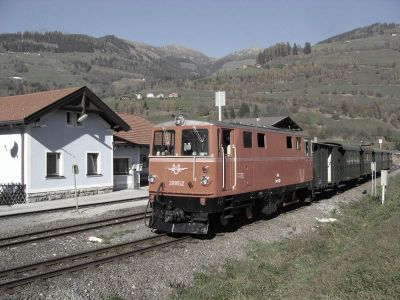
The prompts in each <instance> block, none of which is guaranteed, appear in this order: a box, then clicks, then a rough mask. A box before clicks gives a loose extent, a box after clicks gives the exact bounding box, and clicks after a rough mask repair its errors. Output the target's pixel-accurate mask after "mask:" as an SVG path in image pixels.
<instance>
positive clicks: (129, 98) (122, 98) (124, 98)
mask: <svg viewBox="0 0 400 300" xmlns="http://www.w3.org/2000/svg"><path fill="white" fill-rule="evenodd" d="M119 100H131V97H130V96H128V95H123V96H121V97H119Z"/></svg>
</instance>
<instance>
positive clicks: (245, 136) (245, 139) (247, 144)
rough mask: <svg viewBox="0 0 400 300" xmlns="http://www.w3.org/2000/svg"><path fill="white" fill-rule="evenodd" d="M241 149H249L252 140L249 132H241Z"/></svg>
mask: <svg viewBox="0 0 400 300" xmlns="http://www.w3.org/2000/svg"><path fill="white" fill-rule="evenodd" d="M243 147H244V148H251V147H253V145H252V140H251V132H247V131H244V132H243Z"/></svg>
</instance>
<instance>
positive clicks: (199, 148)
mask: <svg viewBox="0 0 400 300" xmlns="http://www.w3.org/2000/svg"><path fill="white" fill-rule="evenodd" d="M182 154H183V155H184V156H208V130H207V129H197V128H196V127H193V129H185V130H182Z"/></svg>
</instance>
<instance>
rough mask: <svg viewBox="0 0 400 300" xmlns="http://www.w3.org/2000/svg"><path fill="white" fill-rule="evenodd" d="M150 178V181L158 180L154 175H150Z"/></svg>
mask: <svg viewBox="0 0 400 300" xmlns="http://www.w3.org/2000/svg"><path fill="white" fill-rule="evenodd" d="M148 179H149V183H154V182H156V176H154V175H149V177H148Z"/></svg>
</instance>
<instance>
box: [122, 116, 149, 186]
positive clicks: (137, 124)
mask: <svg viewBox="0 0 400 300" xmlns="http://www.w3.org/2000/svg"><path fill="white" fill-rule="evenodd" d="M118 115H119V116H120V117H121V118H122V119H123V120H124V121H125V122H126V123H127V124H128V125H129V126H130V127H131V129H130V130H129V131H127V132H122V131H120V132H116V133H115V134H114V189H116V190H121V189H132V188H134V187H135V180H137V178H135V177H134V171H135V170H136V169H137V167H138V165H140V166H139V167H140V168H141V169H142V170H141V171H140V176H141V180H142V181H143V180H147V176H148V173H149V171H148V157H149V147H150V141H151V132H152V129H153V126H154V125H153V124H152V123H150V122H149V121H147V120H146V119H144V118H142V117H140V116H135V115H131V114H125V113H118Z"/></svg>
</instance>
